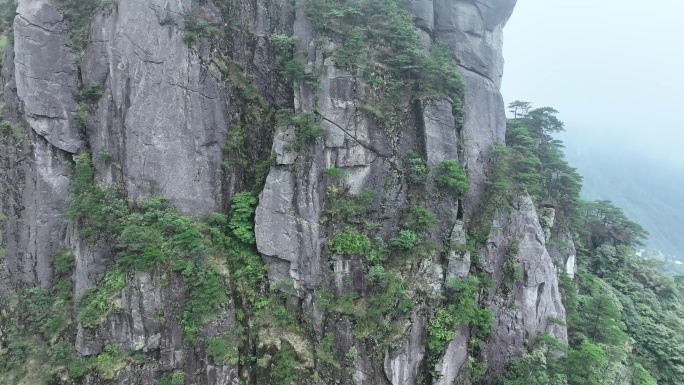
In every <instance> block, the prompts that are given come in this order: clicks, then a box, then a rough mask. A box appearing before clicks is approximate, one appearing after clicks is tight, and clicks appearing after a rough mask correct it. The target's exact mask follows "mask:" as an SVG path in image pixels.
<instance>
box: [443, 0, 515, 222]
mask: <svg viewBox="0 0 684 385" xmlns="http://www.w3.org/2000/svg"><path fill="white" fill-rule="evenodd" d="M516 1H517V0H503V1H497V0H435V41H437V42H442V43H445V44H447V45H448V46H449V48H451V50H452V51H453V53H454V57H455V58H456V60H457V62H458V63H459V66H460V71H461V74H462V76H463V81H464V83H465V95H464V98H463V127H462V128H461V134H460V137H461V140H462V141H463V143H462V146H463V156H464V159H462V162H463V164H464V165H465V168H466V170H467V171H468V177H469V178H470V193H469V194H467V196H466V198H465V201H464V217H465V218H466V219H468V218H471V217H472V216H473V214H474V213H475V211H476V210H477V206H478V203H479V202H480V199H481V197H482V194H483V192H484V187H485V183H484V182H485V180H486V168H487V164H488V162H489V155H490V153H491V151H492V149H493V146H494V144H495V143H503V142H504V139H505V133H506V113H505V109H504V103H503V98H502V97H501V93H500V91H499V90H500V88H501V77H502V75H503V54H502V45H503V27H504V25H505V24H506V22H507V21H508V18H509V17H510V15H511V13H512V12H513V8H514V7H515V3H516Z"/></svg>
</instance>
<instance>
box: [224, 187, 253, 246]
mask: <svg viewBox="0 0 684 385" xmlns="http://www.w3.org/2000/svg"><path fill="white" fill-rule="evenodd" d="M231 201H232V205H231V207H230V222H229V223H228V227H230V229H231V230H232V231H233V235H235V237H237V239H239V240H240V241H242V242H244V243H246V244H249V245H252V244H254V243H256V239H255V238H254V210H255V207H256V204H257V198H256V197H255V196H254V195H253V194H251V193H249V192H242V193H238V194H235V195H234V196H233V197H232V198H231Z"/></svg>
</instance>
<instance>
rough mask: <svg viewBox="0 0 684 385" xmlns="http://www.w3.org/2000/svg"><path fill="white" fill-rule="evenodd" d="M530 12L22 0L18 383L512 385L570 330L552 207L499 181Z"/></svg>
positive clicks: (6, 140) (7, 218)
mask: <svg viewBox="0 0 684 385" xmlns="http://www.w3.org/2000/svg"><path fill="white" fill-rule="evenodd" d="M514 5H515V0H506V1H493V0H492V1H490V0H448V1H447V0H434V1H412V2H402V1H395V0H383V1H379V2H367V1H334V2H333V1H327V0H309V1H308V2H307V1H299V0H297V1H289V2H287V1H285V2H278V1H262V0H255V1H247V2H244V1H242V2H241V1H232V0H205V1H196V0H179V1H168V0H146V1H139V0H117V1H96V0H88V1H77V0H19V2H18V7H17V8H16V16H15V17H14V19H13V23H12V25H11V26H10V27H11V28H8V29H7V30H6V31H5V36H6V37H7V38H8V43H7V49H6V54H5V59H4V61H3V68H2V76H3V79H4V84H5V87H4V93H3V98H4V113H3V121H4V122H5V123H3V126H2V127H3V129H4V133H3V139H2V144H1V151H0V162H1V164H2V166H1V167H0V180H1V181H2V183H1V184H0V189H2V191H1V194H0V196H1V197H2V206H1V207H2V215H3V217H2V218H3V219H4V237H3V248H4V250H5V258H4V261H3V265H2V269H3V275H2V277H3V278H2V280H3V281H2V284H1V285H0V288H1V289H2V290H1V292H0V295H2V296H3V298H4V303H5V304H6V308H5V310H4V311H3V313H2V317H0V319H1V320H2V322H0V331H1V332H2V333H1V338H2V340H1V341H2V347H3V352H4V357H5V359H6V360H10V359H12V360H14V361H12V362H8V363H5V364H4V365H5V367H4V371H5V374H0V377H2V376H5V378H6V382H7V383H41V382H40V381H44V382H45V383H51V384H57V383H60V384H62V383H63V384H72V383H73V384H110V383H111V384H152V383H157V384H179V383H188V384H195V383H196V384H237V383H251V384H271V383H273V384H287V383H297V384H337V383H339V384H347V383H349V384H352V383H353V384H357V385H361V384H366V385H370V384H374V385H376V384H393V385H399V384H402V385H405V384H406V385H408V384H427V383H433V384H443V385H446V384H454V383H457V384H468V383H473V382H475V381H480V382H481V383H496V381H497V379H498V378H499V376H501V374H502V373H503V371H504V370H505V367H506V363H507V362H508V361H509V360H510V359H511V358H512V357H514V356H517V355H519V353H520V351H521V349H522V348H523V347H525V346H527V345H528V344H530V343H533V342H534V340H535V339H536V337H537V336H538V335H540V333H551V334H552V335H553V336H555V337H556V338H558V339H559V340H560V341H562V342H567V331H566V329H565V326H564V324H563V323H562V320H564V319H565V309H564V307H563V305H562V303H561V299H560V293H559V287H558V286H559V284H558V277H557V273H558V271H560V270H561V268H557V267H556V266H564V265H565V264H566V263H567V262H568V259H570V260H571V262H570V265H569V267H568V269H569V270H572V264H573V263H574V262H572V261H574V255H573V253H572V252H570V251H568V250H569V249H567V248H564V249H560V248H555V249H554V248H553V247H551V244H550V242H549V241H550V234H551V233H553V234H559V233H563V229H560V228H557V229H554V220H553V214H554V211H553V209H546V210H543V211H540V212H538V211H537V207H536V206H535V203H534V202H533V201H532V199H530V197H529V196H527V195H526V194H525V193H520V194H517V195H516V196H515V197H513V198H512V200H511V204H510V205H501V204H497V202H500V200H499V198H500V197H497V196H496V195H495V194H493V193H491V192H489V190H488V189H487V185H488V180H489V179H490V176H491V164H492V151H494V149H495V146H496V144H502V143H503V142H504V139H505V130H506V118H505V112H504V105H503V101H502V98H501V95H500V93H499V88H500V83H501V77H502V74H503V58H502V53H501V49H502V41H503V37H502V35H503V32H502V29H503V27H504V25H505V23H506V21H507V20H508V18H509V16H510V15H511V12H512V11H513V7H514ZM6 6H9V5H6ZM463 172H465V174H463ZM456 181H458V182H460V183H457V182H456ZM257 197H258V200H257V199H256V198H257ZM257 202H258V203H257ZM552 229H553V231H551V230H552ZM561 237H565V240H566V241H567V243H570V244H571V243H572V238H571V237H570V236H569V235H568V234H565V233H563V235H561ZM552 255H553V258H552ZM554 260H555V261H556V262H555V264H554ZM41 301H42V302H41ZM554 320H555V321H554ZM490 322H491V324H490ZM26 341H28V342H26ZM20 342H21V343H24V342H26V343H30V344H31V345H33V346H34V347H37V348H35V349H30V348H27V347H22V346H24V345H21V344H20ZM18 344H19V345H18ZM38 350H39V351H38Z"/></svg>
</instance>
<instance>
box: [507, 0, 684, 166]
mask: <svg viewBox="0 0 684 385" xmlns="http://www.w3.org/2000/svg"><path fill="white" fill-rule="evenodd" d="M504 32H505V40H504V57H505V59H506V67H505V71H504V79H503V87H502V92H503V95H504V99H505V100H506V102H507V103H508V102H510V101H513V100H516V99H519V100H525V101H530V102H532V103H533V104H534V105H535V106H536V107H541V106H551V107H554V108H556V109H557V110H559V111H560V115H559V116H560V118H561V120H563V121H564V122H565V123H566V130H567V131H572V132H571V133H569V135H572V136H573V137H574V138H575V139H576V138H577V136H576V135H574V134H573V133H578V134H581V136H582V137H583V138H587V139H590V138H591V139H592V140H605V141H610V142H614V143H615V144H616V145H619V146H620V147H621V148H630V147H634V149H633V151H635V152H642V151H643V153H645V154H649V155H651V156H653V157H655V158H657V159H658V160H667V161H669V162H673V163H674V162H676V163H678V164H681V165H682V166H684V1H682V0H650V1H647V2H644V1H639V2H637V1H635V0H518V5H517V7H516V10H515V12H514V13H513V16H512V17H511V20H510V21H509V23H508V25H507V26H506V28H505V30H504ZM572 142H574V140H573V141H568V144H570V143H572ZM568 150H570V148H568ZM674 177H675V178H677V177H679V178H683V179H684V176H681V175H678V176H674Z"/></svg>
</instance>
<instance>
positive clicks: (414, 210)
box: [405, 204, 437, 233]
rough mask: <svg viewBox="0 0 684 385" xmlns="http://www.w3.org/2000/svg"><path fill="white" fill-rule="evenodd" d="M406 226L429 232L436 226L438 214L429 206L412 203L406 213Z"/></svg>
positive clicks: (417, 230) (414, 229)
mask: <svg viewBox="0 0 684 385" xmlns="http://www.w3.org/2000/svg"><path fill="white" fill-rule="evenodd" d="M405 222H406V226H407V227H408V228H409V229H411V230H413V231H416V232H421V233H428V232H430V231H432V230H434V228H435V224H437V216H436V215H435V214H434V213H433V212H432V211H430V210H429V209H428V208H427V207H423V206H419V205H416V204H412V205H411V206H410V207H409V211H408V214H407V215H406V221H405Z"/></svg>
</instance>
